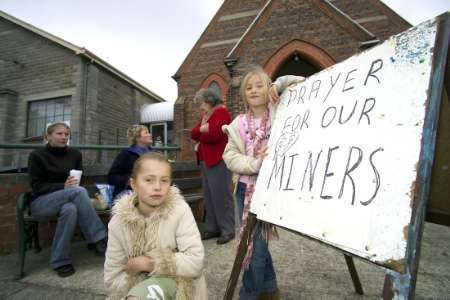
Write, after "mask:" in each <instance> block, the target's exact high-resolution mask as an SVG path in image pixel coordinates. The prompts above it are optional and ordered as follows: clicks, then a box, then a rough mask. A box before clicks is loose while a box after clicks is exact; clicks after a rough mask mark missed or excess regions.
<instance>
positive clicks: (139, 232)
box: [104, 187, 207, 300]
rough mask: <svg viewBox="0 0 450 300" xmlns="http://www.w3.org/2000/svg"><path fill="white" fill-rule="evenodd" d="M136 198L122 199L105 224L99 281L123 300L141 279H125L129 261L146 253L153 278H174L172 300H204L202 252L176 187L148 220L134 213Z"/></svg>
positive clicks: (133, 277)
mask: <svg viewBox="0 0 450 300" xmlns="http://www.w3.org/2000/svg"><path fill="white" fill-rule="evenodd" d="M136 205H137V197H136V196H135V195H130V196H125V197H123V198H121V199H120V200H119V201H118V202H117V203H116V204H115V205H114V208H113V217H112V219H111V221H110V222H109V226H108V228H109V237H108V248H107V251H106V258H105V273H104V280H105V285H106V288H107V290H108V292H109V294H110V299H122V298H123V297H125V296H126V295H127V293H128V291H129V290H130V289H131V288H132V287H133V286H134V285H136V284H137V283H139V282H141V281H142V280H144V279H146V278H147V277H146V275H144V274H140V275H137V276H130V275H128V274H127V273H126V272H125V271H124V270H123V269H124V267H125V265H126V264H127V262H128V259H130V258H133V257H137V256H140V255H146V256H149V257H151V258H152V259H153V261H154V266H155V269H154V272H153V274H155V275H165V276H169V277H173V278H174V279H175V280H176V282H177V296H176V299H195V300H197V299H199V300H201V299H207V290H206V281H205V278H204V276H203V263H204V248H203V244H202V242H201V238H200V233H199V231H198V228H197V225H196V223H195V220H194V217H193V215H192V212H191V209H190V208H189V206H188V204H187V203H186V202H185V200H184V198H183V196H182V195H181V194H180V191H179V190H178V188H176V187H170V190H169V193H168V197H167V199H166V201H165V202H163V204H161V205H160V206H158V207H157V208H156V209H155V211H154V212H152V214H151V215H150V216H149V217H144V216H143V215H142V214H141V213H140V212H139V211H138V209H137V207H136Z"/></svg>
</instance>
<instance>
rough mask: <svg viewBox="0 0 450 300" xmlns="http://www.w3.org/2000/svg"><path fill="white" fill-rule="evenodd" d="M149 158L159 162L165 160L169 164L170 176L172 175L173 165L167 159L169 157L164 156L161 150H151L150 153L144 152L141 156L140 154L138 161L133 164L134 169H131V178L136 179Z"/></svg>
mask: <svg viewBox="0 0 450 300" xmlns="http://www.w3.org/2000/svg"><path fill="white" fill-rule="evenodd" d="M147 160H156V161H159V162H164V163H166V164H167V165H168V166H169V174H170V177H172V165H171V164H170V162H169V161H168V160H167V157H166V156H164V154H162V153H160V152H149V153H145V154H142V155H141V156H139V158H138V159H137V160H136V162H135V163H134V165H133V170H132V171H131V178H133V179H134V180H136V177H137V175H138V174H139V172H140V170H141V168H142V165H143V164H144V162H145V161H147Z"/></svg>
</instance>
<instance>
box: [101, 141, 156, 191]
mask: <svg viewBox="0 0 450 300" xmlns="http://www.w3.org/2000/svg"><path fill="white" fill-rule="evenodd" d="M150 151H153V150H152V148H151V147H148V148H146V149H144V148H139V147H136V146H131V147H129V148H127V149H124V150H122V151H121V152H120V153H119V155H117V156H116V158H115V159H114V162H113V163H112V166H111V169H109V172H108V184H110V185H112V186H114V192H113V197H115V196H116V195H117V194H119V193H120V192H122V191H124V190H127V189H128V190H131V187H130V186H129V184H128V180H129V179H130V176H131V171H132V170H133V165H134V162H135V161H136V160H137V159H138V158H139V156H140V155H141V154H143V153H145V152H150Z"/></svg>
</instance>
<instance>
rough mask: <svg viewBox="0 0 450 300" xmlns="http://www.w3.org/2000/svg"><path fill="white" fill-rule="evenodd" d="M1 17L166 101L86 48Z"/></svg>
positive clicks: (20, 21)
mask: <svg viewBox="0 0 450 300" xmlns="http://www.w3.org/2000/svg"><path fill="white" fill-rule="evenodd" d="M0 17H2V18H4V19H6V20H8V21H10V22H12V23H14V24H16V25H18V26H20V27H23V28H25V29H27V30H29V31H31V32H33V33H35V34H37V35H40V36H42V37H44V38H46V39H48V40H50V41H52V42H54V43H55V44H58V45H60V46H63V47H64V48H66V49H69V50H71V51H73V52H74V53H75V55H80V56H82V57H85V58H86V59H88V60H89V61H91V62H92V63H94V64H97V65H99V66H101V67H102V68H104V69H106V70H107V71H109V72H111V73H112V74H114V75H116V76H117V77H119V78H120V79H122V80H124V81H126V82H128V83H129V84H131V85H132V86H134V87H135V88H136V89H138V90H139V91H141V92H142V93H144V94H147V95H148V96H150V97H152V98H154V99H155V100H156V101H158V102H165V101H166V100H165V99H164V98H162V97H161V96H159V95H157V94H155V93H154V92H152V91H151V90H149V89H148V88H146V87H145V86H143V85H142V84H140V83H139V82H137V81H135V80H134V79H132V78H131V77H129V76H128V75H126V74H125V73H123V72H121V71H119V70H118V69H116V68H115V67H113V66H112V65H111V64H109V63H107V62H106V61H104V60H103V59H101V58H100V57H98V56H97V55H95V54H94V53H92V52H91V51H89V50H88V49H86V48H84V47H78V46H76V45H74V44H72V43H70V42H68V41H66V40H63V39H62V38H59V37H57V36H55V35H53V34H51V33H49V32H46V31H44V30H42V29H40V28H37V27H35V26H33V25H31V24H28V23H26V22H24V21H22V20H19V19H17V18H15V17H13V16H11V15H9V14H7V13H5V12H4V11H2V10H0Z"/></svg>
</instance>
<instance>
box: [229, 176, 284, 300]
mask: <svg viewBox="0 0 450 300" xmlns="http://www.w3.org/2000/svg"><path fill="white" fill-rule="evenodd" d="M245 189H246V184H245V183H242V182H239V183H238V186H237V190H236V199H237V205H238V209H239V214H240V216H241V220H242V214H243V210H244V200H245ZM276 290H277V276H276V274H275V270H274V268H273V262H272V256H271V255H270V252H269V245H268V244H267V241H265V240H264V239H263V237H262V233H261V227H260V226H257V228H256V229H255V235H254V237H253V255H252V258H251V260H250V265H249V268H248V269H247V270H246V271H244V274H243V276H242V287H241V290H240V291H239V298H240V299H245V300H247V299H257V298H258V296H259V295H260V294H261V293H270V292H275V291H276Z"/></svg>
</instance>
